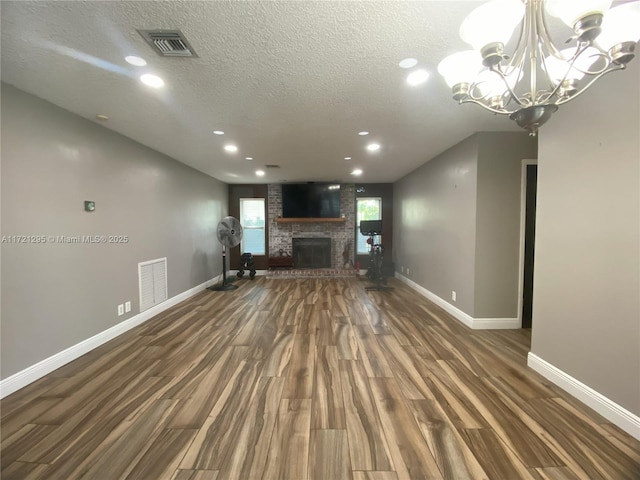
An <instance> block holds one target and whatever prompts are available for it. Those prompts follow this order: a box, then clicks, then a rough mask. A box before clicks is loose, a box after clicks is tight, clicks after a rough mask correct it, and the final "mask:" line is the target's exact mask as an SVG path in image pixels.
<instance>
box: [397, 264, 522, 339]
mask: <svg viewBox="0 0 640 480" xmlns="http://www.w3.org/2000/svg"><path fill="white" fill-rule="evenodd" d="M396 278H397V279H398V280H400V281H401V282H402V283H404V284H406V285H408V286H409V287H411V288H413V289H414V290H416V291H417V292H418V293H420V294H421V295H423V296H424V297H426V298H428V299H429V300H431V301H432V302H433V303H435V304H436V305H438V306H439V307H441V308H442V309H443V310H445V311H446V312H447V313H449V314H451V315H452V316H453V317H454V318H455V319H456V320H458V321H460V322H461V323H463V324H464V325H466V326H467V327H469V328H473V329H474V330H500V329H515V328H520V324H519V323H518V319H517V318H473V317H472V316H471V315H468V314H466V313H464V312H463V311H462V310H460V309H459V308H457V307H454V306H453V305H451V304H450V303H449V302H447V301H446V300H443V299H442V298H440V297H439V296H437V295H436V294H435V293H433V292H430V291H429V290H427V289H426V288H424V287H423V286H421V285H418V284H417V283H416V282H414V281H413V280H409V279H408V278H407V277H405V276H404V275H401V274H399V273H398V272H396Z"/></svg>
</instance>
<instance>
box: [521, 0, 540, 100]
mask: <svg viewBox="0 0 640 480" xmlns="http://www.w3.org/2000/svg"><path fill="white" fill-rule="evenodd" d="M542 4H543V3H542V2H539V1H538V0H531V1H529V2H527V4H526V7H527V12H526V13H525V15H526V17H525V19H526V20H527V21H528V22H529V23H530V25H529V34H530V35H531V38H530V39H529V62H530V63H529V69H530V70H529V88H530V94H531V101H532V102H534V103H535V99H536V92H537V90H538V87H537V83H538V82H537V78H536V76H537V70H538V59H537V56H538V48H537V45H538V36H539V32H538V23H537V15H536V14H537V12H538V11H539V10H541V8H539V7H540V6H541V5H542Z"/></svg>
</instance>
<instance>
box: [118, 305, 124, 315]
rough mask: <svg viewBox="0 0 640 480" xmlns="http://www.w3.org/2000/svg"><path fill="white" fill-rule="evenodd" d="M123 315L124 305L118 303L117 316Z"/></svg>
mask: <svg viewBox="0 0 640 480" xmlns="http://www.w3.org/2000/svg"><path fill="white" fill-rule="evenodd" d="M120 315H124V305H122V304H120V305H118V316H120Z"/></svg>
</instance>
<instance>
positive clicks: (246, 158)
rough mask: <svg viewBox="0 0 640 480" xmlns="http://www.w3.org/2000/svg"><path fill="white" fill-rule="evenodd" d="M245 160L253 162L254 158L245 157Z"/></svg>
mask: <svg viewBox="0 0 640 480" xmlns="http://www.w3.org/2000/svg"><path fill="white" fill-rule="evenodd" d="M244 159H245V160H253V157H244Z"/></svg>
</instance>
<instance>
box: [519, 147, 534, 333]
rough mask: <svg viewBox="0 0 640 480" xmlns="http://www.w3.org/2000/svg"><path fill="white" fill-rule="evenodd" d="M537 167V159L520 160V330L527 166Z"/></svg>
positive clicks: (520, 322)
mask: <svg viewBox="0 0 640 480" xmlns="http://www.w3.org/2000/svg"><path fill="white" fill-rule="evenodd" d="M529 165H538V160H537V159H531V158H528V159H524V160H522V165H521V167H520V168H521V171H520V246H519V250H520V253H519V259H518V316H517V318H518V325H520V326H519V327H518V328H522V306H523V305H522V303H523V299H522V296H523V294H524V236H525V227H526V217H527V166H529Z"/></svg>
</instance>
